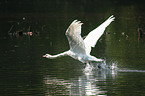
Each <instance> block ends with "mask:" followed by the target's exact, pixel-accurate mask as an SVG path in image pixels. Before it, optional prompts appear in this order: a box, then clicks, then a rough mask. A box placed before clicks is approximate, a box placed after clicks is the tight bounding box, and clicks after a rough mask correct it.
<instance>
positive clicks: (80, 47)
mask: <svg viewBox="0 0 145 96" xmlns="http://www.w3.org/2000/svg"><path fill="white" fill-rule="evenodd" d="M114 19H115V17H113V15H112V16H110V17H109V18H108V19H107V20H106V21H105V22H104V23H102V24H101V25H100V26H99V27H97V28H96V29H94V30H93V31H91V32H90V33H89V34H88V35H87V37H86V38H85V39H84V40H83V38H82V37H81V25H82V24H83V23H81V22H80V21H77V20H74V21H73V22H72V23H71V24H70V26H69V28H68V29H67V31H66V36H67V38H68V41H69V45H70V50H68V51H66V52H63V53H60V54H57V55H50V54H46V55H44V56H43V57H46V58H50V59H54V58H56V57H60V56H65V55H68V56H71V57H72V58H74V59H77V60H79V61H81V62H82V63H88V62H91V61H103V60H102V59H98V58H96V57H94V56H91V55H90V52H91V47H95V45H96V43H97V41H98V39H99V38H100V37H101V36H102V34H103V33H104V31H105V29H106V27H107V26H108V25H109V24H110V23H111V22H112V21H114Z"/></svg>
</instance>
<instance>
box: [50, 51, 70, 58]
mask: <svg viewBox="0 0 145 96" xmlns="http://www.w3.org/2000/svg"><path fill="white" fill-rule="evenodd" d="M68 53H69V51H65V52H63V53H60V54H57V55H51V56H50V57H48V58H49V59H55V58H58V57H61V56H67V55H68Z"/></svg>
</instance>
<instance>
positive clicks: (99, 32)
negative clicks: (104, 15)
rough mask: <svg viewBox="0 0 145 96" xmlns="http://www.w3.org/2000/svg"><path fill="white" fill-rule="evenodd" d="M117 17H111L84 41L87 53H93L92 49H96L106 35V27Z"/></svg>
mask: <svg viewBox="0 0 145 96" xmlns="http://www.w3.org/2000/svg"><path fill="white" fill-rule="evenodd" d="M114 19H115V17H113V15H112V16H110V17H109V18H108V19H107V20H106V21H105V22H104V23H102V24H101V25H100V26H99V27H97V28H96V29H94V30H93V31H91V32H90V33H89V34H88V35H87V37H86V38H85V39H84V43H85V46H86V53H87V54H90V52H91V47H95V45H96V43H97V41H98V39H99V38H100V37H101V36H102V34H103V33H104V31H105V29H106V27H107V26H108V25H109V24H110V23H111V22H112V21H114Z"/></svg>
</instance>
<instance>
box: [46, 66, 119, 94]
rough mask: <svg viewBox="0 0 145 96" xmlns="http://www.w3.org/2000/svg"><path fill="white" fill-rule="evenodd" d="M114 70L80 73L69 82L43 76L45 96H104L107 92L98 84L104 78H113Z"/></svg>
mask: <svg viewBox="0 0 145 96" xmlns="http://www.w3.org/2000/svg"><path fill="white" fill-rule="evenodd" d="M114 71H115V70H104V69H97V70H92V71H90V72H82V75H81V76H77V77H76V78H71V79H70V80H64V79H58V78H56V77H51V76H45V78H44V86H46V93H45V94H46V96H48V95H75V96H85V95H99V96H106V93H107V90H103V89H102V88H100V86H99V85H100V83H101V85H102V83H105V81H106V77H107V76H111V77H112V78H114V76H115V74H114V73H116V72H114Z"/></svg>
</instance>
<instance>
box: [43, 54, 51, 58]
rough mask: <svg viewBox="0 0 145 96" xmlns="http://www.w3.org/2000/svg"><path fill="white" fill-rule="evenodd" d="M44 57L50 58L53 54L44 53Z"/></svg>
mask: <svg viewBox="0 0 145 96" xmlns="http://www.w3.org/2000/svg"><path fill="white" fill-rule="evenodd" d="M43 57H46V58H50V57H51V55H50V54H45V55H43Z"/></svg>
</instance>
